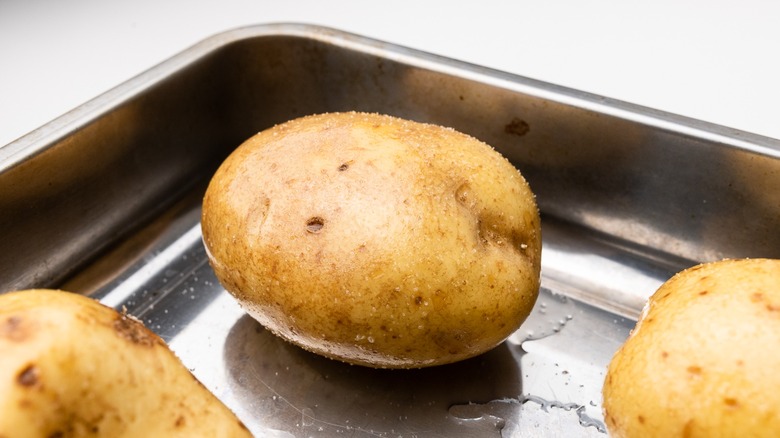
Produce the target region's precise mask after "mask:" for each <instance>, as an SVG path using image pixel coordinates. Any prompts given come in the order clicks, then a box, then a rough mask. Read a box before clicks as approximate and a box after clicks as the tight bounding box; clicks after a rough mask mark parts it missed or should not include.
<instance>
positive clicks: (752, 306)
mask: <svg viewBox="0 0 780 438" xmlns="http://www.w3.org/2000/svg"><path fill="white" fill-rule="evenodd" d="M778 370H780V260H771V259H750V260H748V259H744V260H724V261H721V262H715V263H709V264H703V265H699V266H695V267H693V268H690V269H688V270H685V271H682V272H681V273H679V274H677V275H675V276H674V277H672V278H671V279H670V280H669V281H668V282H666V283H665V284H664V285H662V286H661V287H660V288H659V289H658V291H657V292H655V294H653V296H652V297H651V298H650V299H649V301H648V303H647V305H646V307H645V310H644V312H643V314H642V317H641V318H640V320H639V322H638V324H637V326H636V327H635V329H634V330H633V331H632V333H631V335H630V336H629V338H628V340H627V341H626V342H625V344H624V345H623V346H622V347H621V348H620V350H618V352H617V353H616V354H615V356H614V358H613V359H612V361H611V363H610V365H609V368H608V371H607V375H606V379H605V383H604V388H603V396H604V403H603V406H604V417H605V420H606V424H607V427H608V429H609V432H610V433H611V435H613V436H615V437H665V438H666V437H726V436H734V437H740V436H746V437H747V436H749V437H762V436H765V437H776V436H780V374H778Z"/></svg>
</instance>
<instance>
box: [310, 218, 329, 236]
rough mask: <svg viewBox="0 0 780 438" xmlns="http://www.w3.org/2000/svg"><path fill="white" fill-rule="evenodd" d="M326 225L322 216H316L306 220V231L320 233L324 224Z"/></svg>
mask: <svg viewBox="0 0 780 438" xmlns="http://www.w3.org/2000/svg"><path fill="white" fill-rule="evenodd" d="M323 225H325V221H324V220H322V218H321V217H319V216H315V217H313V218H311V219H309V220H308V221H306V231H308V232H310V233H319V232H320V230H321V229H322V226H323Z"/></svg>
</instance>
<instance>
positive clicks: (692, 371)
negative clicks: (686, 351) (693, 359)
mask: <svg viewBox="0 0 780 438" xmlns="http://www.w3.org/2000/svg"><path fill="white" fill-rule="evenodd" d="M685 371H688V373H690V374H694V375H697V376H698V375H700V374H701V372H702V369H701V367H700V366H698V365H691V366H689V367H688V368H686V369H685Z"/></svg>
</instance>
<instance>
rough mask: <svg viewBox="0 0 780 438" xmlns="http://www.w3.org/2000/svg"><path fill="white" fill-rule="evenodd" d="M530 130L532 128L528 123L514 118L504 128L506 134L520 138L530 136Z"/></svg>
mask: <svg viewBox="0 0 780 438" xmlns="http://www.w3.org/2000/svg"><path fill="white" fill-rule="evenodd" d="M530 130H531V127H530V126H529V125H528V122H526V121H525V120H523V119H521V118H518V117H515V118H513V119H512V121H511V122H509V123H507V124H506V126H504V132H506V133H507V134H512V135H516V136H518V137H522V136H524V135H526V134H528V131H530Z"/></svg>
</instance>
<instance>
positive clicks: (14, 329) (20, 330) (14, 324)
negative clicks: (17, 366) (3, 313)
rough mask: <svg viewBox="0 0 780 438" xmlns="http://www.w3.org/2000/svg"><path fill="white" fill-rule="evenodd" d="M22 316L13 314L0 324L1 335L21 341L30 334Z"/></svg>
mask: <svg viewBox="0 0 780 438" xmlns="http://www.w3.org/2000/svg"><path fill="white" fill-rule="evenodd" d="M23 323H24V319H23V318H22V317H21V316H17V315H11V316H9V317H8V318H6V320H5V321H3V323H2V324H1V325H0V337H3V338H6V339H8V340H11V341H14V342H21V341H23V340H25V339H27V337H28V336H29V335H30V333H29V329H27V328H26V326H25V325H24V324H23Z"/></svg>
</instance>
